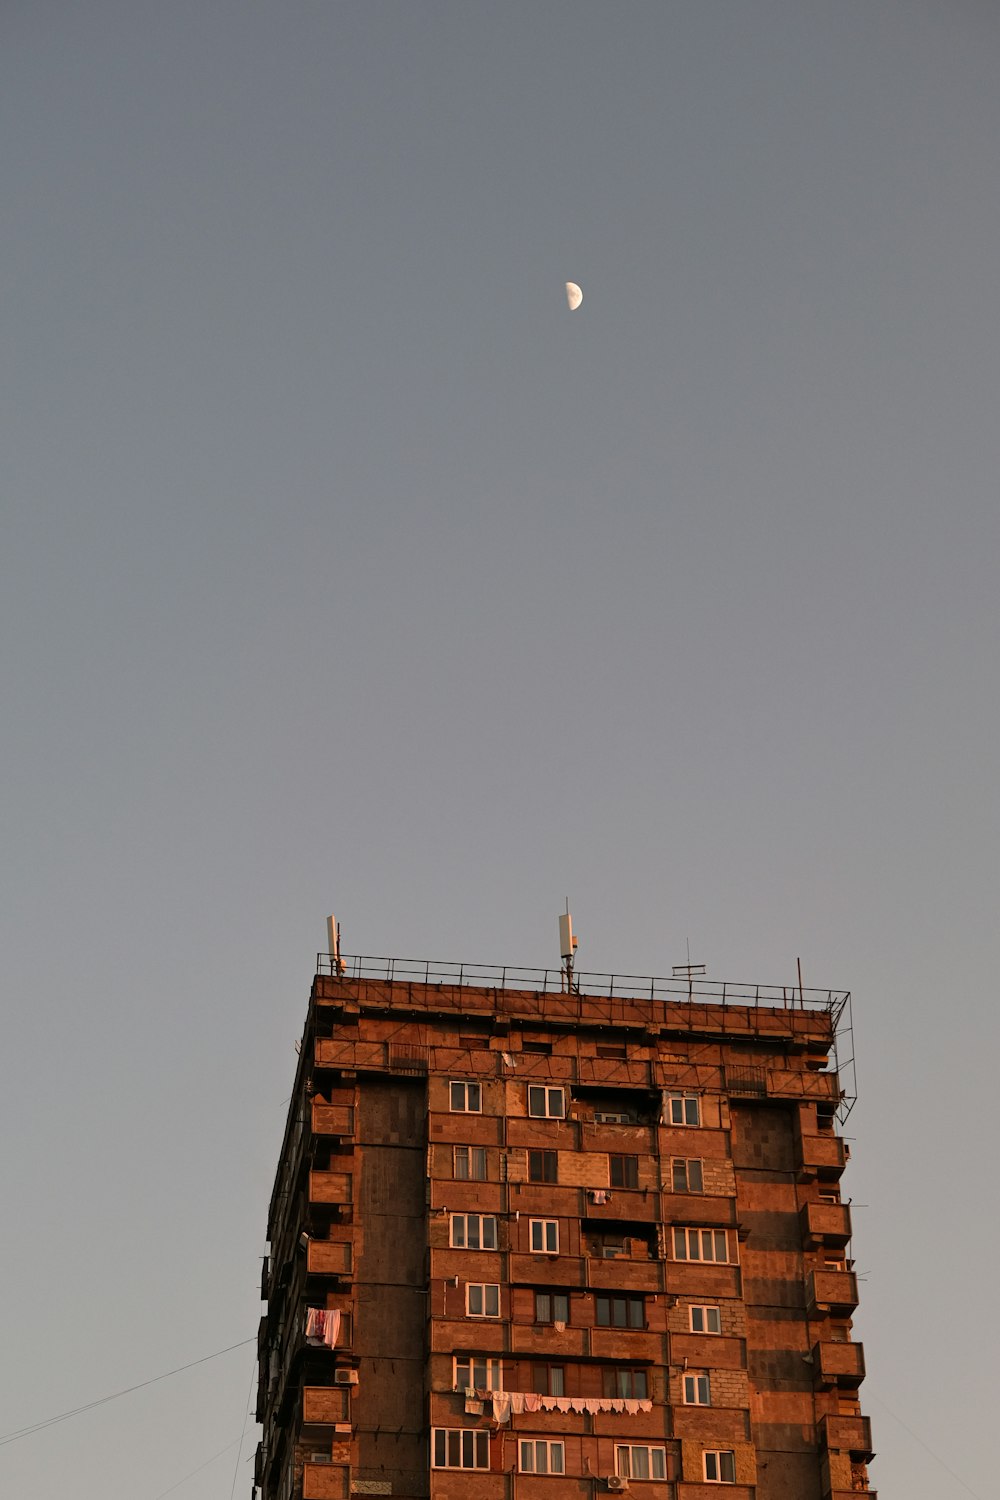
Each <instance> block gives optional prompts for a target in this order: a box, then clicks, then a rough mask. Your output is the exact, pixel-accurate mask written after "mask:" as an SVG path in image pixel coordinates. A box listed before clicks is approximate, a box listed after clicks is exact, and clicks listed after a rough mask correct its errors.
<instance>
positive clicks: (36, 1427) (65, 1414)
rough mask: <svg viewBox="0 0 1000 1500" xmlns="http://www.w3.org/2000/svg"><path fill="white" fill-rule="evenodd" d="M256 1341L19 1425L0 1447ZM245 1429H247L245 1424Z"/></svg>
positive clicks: (245, 1341) (244, 1341) (230, 1346)
mask: <svg viewBox="0 0 1000 1500" xmlns="http://www.w3.org/2000/svg"><path fill="white" fill-rule="evenodd" d="M256 1342H257V1340H256V1338H252V1339H241V1340H240V1342H239V1343H238V1344H228V1345H227V1346H226V1348H225V1349H216V1351H215V1353H214V1354H205V1355H202V1357H201V1359H192V1360H191V1361H190V1363H189V1364H186V1365H178V1366H177V1368H176V1370H165V1371H164V1372H163V1374H162V1375H153V1376H151V1377H150V1379H149V1380H140V1381H139V1382H138V1384H137V1385H129V1386H126V1387H125V1389H124V1390H121V1391H112V1392H111V1394H110V1395H109V1396H99V1397H98V1398H97V1400H96V1401H88V1402H86V1403H85V1404H84V1405H83V1406H74V1407H73V1408H72V1410H70V1411H61V1412H60V1413H59V1414H58V1416H55V1417H46V1418H45V1420H44V1421H43V1422H33V1423H32V1424H31V1425H30V1426H29V1427H19V1428H18V1429H17V1431H16V1432H7V1433H4V1434H3V1436H2V1437H0V1448H2V1447H6V1445H7V1444H8V1443H16V1442H18V1441H19V1439H21V1438H25V1437H30V1436H31V1434H32V1433H33V1432H41V1431H43V1429H44V1428H46V1427H54V1426H55V1424H56V1423H57V1422H66V1421H68V1420H69V1418H70V1417H78V1416H80V1414H81V1413H82V1412H85V1411H93V1409H94V1407H95V1406H104V1405H106V1404H107V1402H109V1401H117V1400H118V1398H119V1397H120V1396H130V1395H131V1394H132V1392H133V1391H141V1390H144V1389H145V1387H146V1386H147V1385H156V1383H157V1382H158V1381H160V1380H169V1379H170V1377H171V1375H181V1374H183V1372H184V1371H185V1370H193V1369H194V1368H195V1366H196V1365H204V1364H207V1363H208V1361H209V1360H210V1359H218V1358H219V1356H220V1355H222V1354H230V1353H232V1351H233V1350H234V1349H245V1348H246V1346H247V1344H255V1343H256ZM244 1431H246V1426H245V1424H244ZM230 1446H231V1445H230ZM223 1451H224V1452H225V1451H226V1450H225V1449H224V1450H223Z"/></svg>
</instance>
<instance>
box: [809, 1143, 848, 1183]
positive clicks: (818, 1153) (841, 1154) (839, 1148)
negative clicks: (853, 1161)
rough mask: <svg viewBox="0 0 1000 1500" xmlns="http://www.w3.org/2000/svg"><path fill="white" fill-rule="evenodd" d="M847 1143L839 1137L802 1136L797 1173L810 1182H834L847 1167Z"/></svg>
mask: <svg viewBox="0 0 1000 1500" xmlns="http://www.w3.org/2000/svg"><path fill="white" fill-rule="evenodd" d="M847 1156H848V1151H847V1143H846V1142H845V1141H844V1140H842V1139H841V1137H840V1136H839V1135H804V1136H803V1137H802V1141H801V1143H800V1152H799V1173H800V1175H801V1176H802V1177H803V1178H805V1179H807V1180H810V1179H812V1178H814V1177H818V1178H820V1180H821V1181H823V1182H836V1181H837V1179H838V1178H839V1177H840V1175H841V1173H842V1172H843V1170H844V1168H845V1166H846V1165H847Z"/></svg>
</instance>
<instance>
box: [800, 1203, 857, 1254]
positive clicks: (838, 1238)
mask: <svg viewBox="0 0 1000 1500" xmlns="http://www.w3.org/2000/svg"><path fill="white" fill-rule="evenodd" d="M799 1220H800V1222H801V1225H802V1238H803V1241H804V1242H805V1243H806V1244H807V1245H826V1246H828V1247H830V1248H836V1249H838V1250H839V1249H843V1247H844V1246H845V1245H846V1244H847V1242H848V1240H849V1239H850V1238H851V1210H850V1208H849V1207H848V1205H847V1204H846V1203H822V1202H813V1203H804V1204H803V1205H802V1208H801V1209H800V1211H799Z"/></svg>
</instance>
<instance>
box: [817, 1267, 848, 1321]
mask: <svg viewBox="0 0 1000 1500" xmlns="http://www.w3.org/2000/svg"><path fill="white" fill-rule="evenodd" d="M806 1285H807V1298H806V1300H807V1304H808V1308H809V1313H810V1316H815V1315H816V1314H817V1313H820V1314H822V1313H832V1314H834V1315H835V1316H837V1317H849V1316H850V1314H851V1313H852V1312H853V1311H854V1309H855V1308H856V1307H857V1305H858V1279H857V1277H856V1276H855V1274H854V1272H853V1271H810V1272H809V1279H808V1282H807V1284H806Z"/></svg>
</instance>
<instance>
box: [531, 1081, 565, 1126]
mask: <svg viewBox="0 0 1000 1500" xmlns="http://www.w3.org/2000/svg"><path fill="white" fill-rule="evenodd" d="M528 1114H529V1116H530V1117H531V1119H533V1120H565V1118H566V1090H565V1089H560V1088H552V1087H551V1086H550V1085H549V1084H547V1083H529V1084H528Z"/></svg>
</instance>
